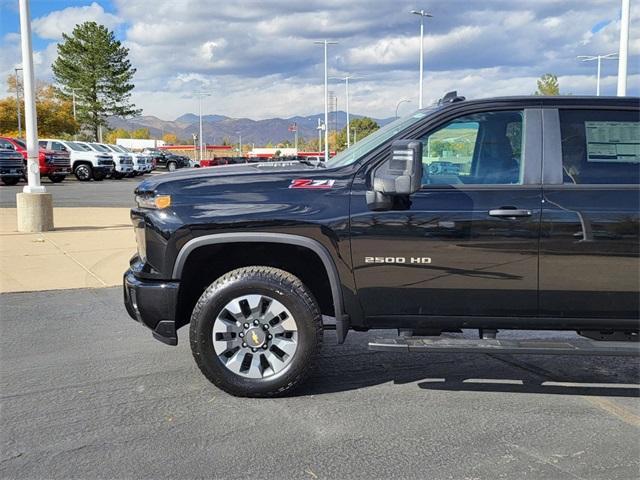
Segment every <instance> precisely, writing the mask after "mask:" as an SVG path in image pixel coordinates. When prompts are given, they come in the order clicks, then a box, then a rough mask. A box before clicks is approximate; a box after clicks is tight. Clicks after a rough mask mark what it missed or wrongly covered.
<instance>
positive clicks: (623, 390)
mask: <svg viewBox="0 0 640 480" xmlns="http://www.w3.org/2000/svg"><path fill="white" fill-rule="evenodd" d="M121 297H122V294H121V290H120V288H117V287H116V288H106V289H83V290H69V291H63V292H53V291H50V292H37V293H28V294H4V295H2V296H0V302H1V305H2V315H1V322H0V325H1V328H2V330H1V331H0V391H1V410H0V411H1V412H2V414H1V418H0V432H2V434H1V445H2V447H1V450H2V453H1V458H0V476H1V477H2V478H19V479H35V478H56V479H57V478H224V479H229V478H247V477H255V478H283V479H285V478H298V479H300V478H302V479H306V478H308V479H323V478H327V479H339V478H347V477H349V478H367V479H369V478H420V479H424V478H429V479H441V478H442V479H445V478H446V479H448V478H451V479H462V478H467V479H496V478H553V479H577V478H580V479H632V478H638V474H639V472H640V462H639V460H638V459H639V457H640V442H639V441H638V440H639V438H640V436H639V428H640V402H639V401H638V396H639V394H640V390H639V388H638V383H639V376H640V363H639V361H638V360H637V359H629V358H612V357H600V358H588V357H587V358H577V357H562V356H557V357H539V356H537V357H534V356H520V357H515V356H509V355H501V356H488V355H462V354H455V355H445V354H440V355H438V354H431V355H424V354H410V355H407V354H399V353H381V352H370V351H368V350H367V349H366V344H367V341H368V340H369V339H372V338H374V337H377V336H380V334H381V332H370V333H367V334H358V333H351V334H350V336H349V337H348V339H347V344H346V345H343V346H337V345H336V344H335V340H334V338H333V332H326V335H327V337H326V342H325V346H324V350H323V354H322V357H321V359H320V362H319V365H318V368H317V369H316V371H315V373H314V375H313V376H312V378H311V380H310V381H309V382H308V383H307V384H306V385H305V386H304V388H303V389H302V390H299V391H298V392H297V393H296V394H295V395H294V396H290V397H287V398H281V399H267V400H253V399H239V398H234V397H231V396H229V395H227V394H225V393H223V392H221V391H220V390H217V389H216V388H215V387H214V386H213V385H211V384H209V383H208V382H207V381H206V380H205V379H204V378H203V377H202V375H201V374H200V372H199V371H198V369H197V368H196V366H195V364H194V362H193V361H192V358H191V354H190V351H189V348H188V332H187V331H186V330H182V331H180V345H179V346H178V347H168V346H165V345H162V344H160V343H158V342H157V341H155V340H153V339H152V338H151V335H150V333H149V332H148V331H146V330H145V329H143V328H142V327H141V326H139V325H138V324H136V323H135V322H133V321H132V320H131V319H130V318H129V317H128V316H127V315H126V313H125V311H124V308H123V306H122V298H121ZM384 335H392V333H391V332H388V333H384Z"/></svg>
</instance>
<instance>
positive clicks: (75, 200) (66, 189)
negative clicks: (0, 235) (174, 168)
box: [0, 172, 164, 208]
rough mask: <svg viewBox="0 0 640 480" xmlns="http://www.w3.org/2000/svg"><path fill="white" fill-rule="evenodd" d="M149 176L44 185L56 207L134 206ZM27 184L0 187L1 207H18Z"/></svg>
mask: <svg viewBox="0 0 640 480" xmlns="http://www.w3.org/2000/svg"><path fill="white" fill-rule="evenodd" d="M163 173H164V172H153V173H151V174H150V175H162V174H163ZM148 176H149V175H145V176H143V177H135V178H123V179H122V180H109V179H107V180H103V181H102V182H93V181H91V182H79V181H77V180H76V179H75V177H74V176H73V175H70V176H68V177H67V178H66V179H65V180H64V182H61V183H52V182H50V181H49V179H48V178H46V177H44V178H43V179H42V184H43V185H44V186H45V187H46V188H47V190H48V191H49V192H51V193H53V204H54V206H56V207H132V206H134V198H133V190H134V189H135V188H136V186H137V185H138V184H139V183H140V182H141V181H143V180H144V179H145V178H147V177H148ZM24 185H25V184H24V182H20V183H19V184H18V185H16V186H13V187H7V186H6V185H0V208H3V207H15V206H16V193H19V192H22V189H23V188H24Z"/></svg>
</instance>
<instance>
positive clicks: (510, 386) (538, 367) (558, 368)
mask: <svg viewBox="0 0 640 480" xmlns="http://www.w3.org/2000/svg"><path fill="white" fill-rule="evenodd" d="M358 343H359V342H358ZM332 347H333V346H332ZM354 347H355V345H352V346H351V349H352V350H354ZM358 347H360V345H358ZM338 348H340V347H333V348H331V347H330V348H327V349H326V350H325V351H324V352H323V354H322V356H321V358H320V359H319V362H318V368H317V369H316V370H315V371H314V373H313V374H312V377H311V378H310V379H309V381H307V382H306V384H305V385H304V386H303V387H302V388H300V389H298V390H297V392H296V393H295V394H294V395H296V396H301V395H314V394H324V393H336V392H345V391H350V390H357V389H362V388H365V387H371V386H376V385H382V384H385V383H393V384H394V385H398V386H401V385H408V384H412V383H415V384H416V386H417V388H419V389H422V390H426V391H434V392H435V391H450V392H494V393H523V394H547V395H580V396H600V397H634V398H638V397H640V361H638V359H636V358H629V357H575V356H544V357H542V356H532V355H519V356H514V355H506V354H505V355H488V354H450V355H449V354H424V353H413V354H398V353H386V352H370V351H368V350H366V348H357V347H356V349H355V350H356V351H355V352H351V353H348V354H345V353H344V352H342V351H340V353H338V352H339V351H338V350H337V349H338Z"/></svg>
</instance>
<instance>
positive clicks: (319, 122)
mask: <svg viewBox="0 0 640 480" xmlns="http://www.w3.org/2000/svg"><path fill="white" fill-rule="evenodd" d="M317 128H318V152H321V151H322V131H323V130H324V123H322V120H320V119H318V127H317Z"/></svg>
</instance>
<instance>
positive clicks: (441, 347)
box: [369, 337, 640, 357]
mask: <svg viewBox="0 0 640 480" xmlns="http://www.w3.org/2000/svg"><path fill="white" fill-rule="evenodd" d="M369 350H377V351H383V352H435V353H509V354H530V355H609V356H619V357H627V356H640V343H638V342H607V341H596V340H588V339H586V338H576V339H571V340H496V339H477V340H476V339H466V338H446V337H444V338H443V337H399V338H388V339H387V338H383V339H378V340H375V341H373V342H369Z"/></svg>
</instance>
